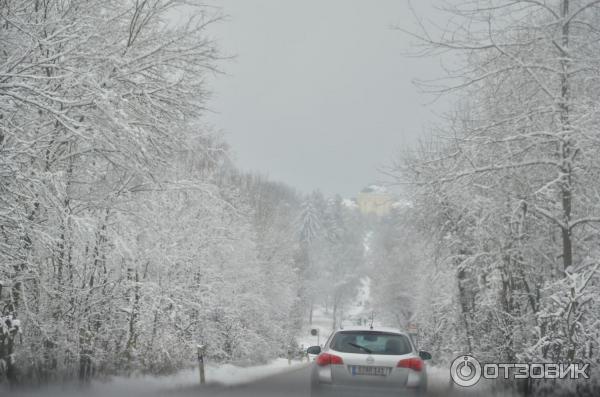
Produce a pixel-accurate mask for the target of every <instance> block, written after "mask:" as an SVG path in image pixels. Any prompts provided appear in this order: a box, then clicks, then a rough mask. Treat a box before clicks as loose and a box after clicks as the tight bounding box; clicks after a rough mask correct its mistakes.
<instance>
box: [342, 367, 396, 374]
mask: <svg viewBox="0 0 600 397" xmlns="http://www.w3.org/2000/svg"><path fill="white" fill-rule="evenodd" d="M349 367H350V373H351V374H352V376H357V375H367V376H388V375H389V374H390V372H392V371H391V370H392V369H391V368H390V367H374V366H368V365H350V366H349Z"/></svg>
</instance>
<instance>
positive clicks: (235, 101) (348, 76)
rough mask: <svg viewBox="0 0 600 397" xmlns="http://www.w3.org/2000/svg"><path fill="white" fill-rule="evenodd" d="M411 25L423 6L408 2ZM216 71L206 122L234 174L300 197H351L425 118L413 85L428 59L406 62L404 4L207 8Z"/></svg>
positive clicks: (429, 111) (254, 1) (253, 2)
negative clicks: (215, 43) (212, 14)
mask: <svg viewBox="0 0 600 397" xmlns="http://www.w3.org/2000/svg"><path fill="white" fill-rule="evenodd" d="M414 3H416V4H415V5H416V7H417V11H418V12H419V14H420V15H424V16H426V17H427V16H428V14H430V13H431V6H430V5H429V3H431V0H425V1H424V0H419V1H414ZM209 4H215V5H218V6H220V7H222V10H223V13H224V14H225V15H227V16H228V18H227V20H226V21H224V22H221V23H219V24H218V25H215V26H213V27H212V30H211V34H212V35H213V36H214V37H215V38H216V39H218V40H219V42H220V48H221V49H222V51H223V52H224V53H225V54H231V55H234V56H235V59H233V60H231V61H226V62H225V63H224V64H222V69H223V71H224V72H225V73H226V75H224V76H218V77H217V79H216V80H215V81H214V82H212V83H211V87H212V90H213V91H214V97H213V99H212V101H211V103H210V108H211V109H212V110H213V111H214V113H213V114H211V115H209V121H210V123H212V124H213V125H214V126H215V127H216V128H217V129H220V130H222V131H223V132H224V133H225V134H226V137H227V138H226V139H227V141H228V142H229V143H230V144H231V146H232V149H233V152H234V159H235V161H236V163H237V165H238V166H239V167H240V168H242V169H245V170H249V171H258V172H260V173H263V174H266V175H268V176H269V177H270V178H271V179H275V180H280V181H283V182H286V183H288V184H290V185H291V186H293V187H296V188H298V189H299V190H300V191H304V192H309V191H311V190H313V189H321V190H322V191H323V192H324V193H326V194H334V193H340V194H342V195H343V196H345V197H352V196H354V195H356V193H357V192H358V191H360V190H361V189H362V188H363V187H364V186H366V185H368V184H370V183H373V182H376V181H378V180H381V179H382V178H383V177H382V175H381V174H380V173H379V172H378V170H377V169H378V167H381V166H382V165H385V164H387V163H389V162H390V161H391V159H392V158H393V156H394V155H395V154H396V153H397V152H398V151H400V150H402V149H403V148H405V147H406V146H407V145H411V144H414V142H415V141H416V139H418V137H419V136H420V135H422V133H423V131H424V130H426V129H427V126H428V125H430V124H431V122H432V121H434V120H433V111H434V110H437V111H439V110H440V108H443V103H442V104H436V105H435V106H434V107H432V106H430V105H427V104H428V103H429V102H430V100H431V98H430V97H427V96H424V95H422V94H420V93H419V92H418V89H417V88H415V87H414V85H413V84H412V80H413V79H415V78H431V77H436V76H439V74H440V73H441V71H440V70H441V69H440V65H439V61H438V60H435V59H431V58H428V59H415V58H411V57H407V56H406V55H404V54H405V52H406V51H407V50H408V49H409V48H410V44H411V40H410V39H409V38H408V37H406V36H405V35H403V34H402V33H401V32H399V31H398V30H394V29H393V26H402V27H411V26H413V25H414V18H413V16H412V14H411V13H410V11H409V7H408V3H407V1H406V0H377V1H365V0H362V1H361V0H303V1H292V0H210V1H209Z"/></svg>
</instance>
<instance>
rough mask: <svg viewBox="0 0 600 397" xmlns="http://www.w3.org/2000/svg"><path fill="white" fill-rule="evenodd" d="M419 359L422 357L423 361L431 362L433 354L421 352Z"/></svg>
mask: <svg viewBox="0 0 600 397" xmlns="http://www.w3.org/2000/svg"><path fill="white" fill-rule="evenodd" d="M419 357H421V360H431V353H428V352H425V351H423V350H421V351H420V352H419Z"/></svg>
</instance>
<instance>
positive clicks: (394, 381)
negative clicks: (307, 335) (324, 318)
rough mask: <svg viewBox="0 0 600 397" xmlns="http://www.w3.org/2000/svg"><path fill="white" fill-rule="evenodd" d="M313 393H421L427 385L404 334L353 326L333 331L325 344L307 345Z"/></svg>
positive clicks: (418, 355)
mask: <svg viewBox="0 0 600 397" xmlns="http://www.w3.org/2000/svg"><path fill="white" fill-rule="evenodd" d="M307 352H308V353H309V354H318V356H317V357H316V358H315V360H314V361H313V363H312V371H311V395H312V396H315V397H316V396H355V395H356V396H377V395H394V396H403V395H422V394H425V391H426V389H427V372H426V366H425V363H424V360H429V359H431V355H430V354H429V353H427V352H423V351H421V352H419V351H417V350H416V349H415V346H414V344H413V342H412V340H411V338H410V337H409V336H408V335H407V334H406V333H404V332H401V331H398V330H394V329H391V328H370V327H352V328H345V329H340V330H338V331H335V332H334V333H333V334H332V335H331V336H330V337H329V339H328V340H327V342H326V343H325V345H324V347H323V349H321V347H320V346H312V347H310V348H308V350H307Z"/></svg>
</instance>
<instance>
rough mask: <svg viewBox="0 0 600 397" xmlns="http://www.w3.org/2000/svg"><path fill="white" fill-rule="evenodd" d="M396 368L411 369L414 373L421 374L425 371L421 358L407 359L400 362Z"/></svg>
mask: <svg viewBox="0 0 600 397" xmlns="http://www.w3.org/2000/svg"><path fill="white" fill-rule="evenodd" d="M396 367H398V368H410V369H412V370H414V371H417V372H421V371H422V370H423V360H421V359H420V358H405V359H404V360H400V361H398V364H397V365H396Z"/></svg>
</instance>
